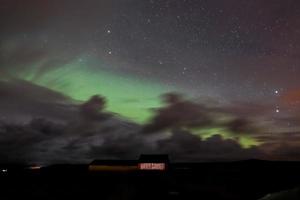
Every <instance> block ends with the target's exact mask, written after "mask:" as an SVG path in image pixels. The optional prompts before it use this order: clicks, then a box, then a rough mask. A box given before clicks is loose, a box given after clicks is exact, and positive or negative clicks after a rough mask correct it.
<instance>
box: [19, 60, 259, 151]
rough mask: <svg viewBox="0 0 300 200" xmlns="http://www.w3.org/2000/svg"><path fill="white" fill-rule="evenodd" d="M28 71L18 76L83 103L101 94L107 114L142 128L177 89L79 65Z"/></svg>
mask: <svg viewBox="0 0 300 200" xmlns="http://www.w3.org/2000/svg"><path fill="white" fill-rule="evenodd" d="M27 69H28V68H27ZM29 69H30V70H24V71H22V72H20V71H18V74H16V73H15V75H16V76H18V78H21V79H24V80H27V81H30V82H33V83H35V84H37V85H40V86H43V87H46V88H49V89H52V90H54V91H58V92H61V93H63V94H64V95H66V96H69V97H71V98H72V99H74V100H77V101H80V102H83V101H86V100H88V99H89V98H90V97H91V96H93V95H96V94H99V95H101V96H104V97H105V98H106V99H107V111H109V112H113V113H116V114H118V115H120V116H121V117H124V118H126V119H129V120H132V121H134V122H136V123H139V124H145V123H147V122H148V121H149V120H150V119H151V117H152V116H153V114H154V112H153V111H152V109H154V108H159V107H162V106H163V103H162V102H161V101H160V98H159V97H160V96H161V95H162V94H164V93H166V92H171V91H174V88H170V87H166V86H165V85H163V84H162V83H159V82H155V81H153V80H150V79H139V78H137V77H134V76H130V75H127V74H121V73H117V72H110V71H108V70H103V69H102V70H101V69H99V68H92V67H90V66H88V65H87V64H85V63H81V62H78V61H75V62H72V63H69V64H66V65H63V66H60V67H57V68H55V69H51V70H49V71H47V72H46V73H43V74H42V75H39V76H37V74H38V70H39V65H36V66H31V68H29ZM188 131H190V132H192V133H193V134H195V135H198V136H199V137H201V138H202V139H204V140H205V139H207V138H209V137H211V136H213V135H222V137H223V138H224V139H235V140H237V141H239V143H240V144H241V145H242V147H243V148H249V147H251V146H253V145H259V144H260V143H259V142H258V141H257V140H256V139H255V138H252V137H250V136H247V135H246V134H241V135H239V136H236V134H234V133H232V132H230V131H229V130H227V129H226V128H224V127H206V128H198V129H197V128H196V129H188Z"/></svg>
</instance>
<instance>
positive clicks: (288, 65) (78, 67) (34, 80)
mask: <svg viewBox="0 0 300 200" xmlns="http://www.w3.org/2000/svg"><path fill="white" fill-rule="evenodd" d="M0 13H1V18H0V23H1V24H2V31H1V33H0V73H1V75H0V81H1V82H0V95H1V98H2V100H0V108H2V110H1V109H0V119H1V121H3V124H4V125H3V126H6V125H5V124H14V125H15V126H17V127H18V128H19V129H20V130H23V131H25V132H26V131H28V129H29V130H31V129H34V131H33V132H39V131H40V129H38V130H36V129H35V128H36V126H34V127H33V128H32V127H31V124H32V123H33V122H35V123H33V124H35V125H36V121H35V120H36V119H37V118H42V119H43V120H45V121H47V120H49V124H48V123H47V122H44V121H42V122H41V121H39V120H38V123H41V124H40V125H38V126H37V127H40V126H47V127H48V126H50V127H52V126H53V127H52V128H49V127H48V128H49V129H50V130H49V131H50V132H51V131H54V130H58V129H59V128H55V127H56V126H57V127H58V126H59V125H57V124H56V123H59V124H61V123H62V124H64V126H65V127H64V128H63V129H62V130H60V129H59V130H60V132H61V134H60V135H59V134H58V135H59V137H58V136H57V137H53V138H52V137H51V138H48V136H47V137H46V138H45V137H42V136H36V137H38V138H40V137H41V139H40V141H43V144H44V143H45V144H47V145H50V144H51V145H50V146H53V149H55V148H54V147H57V148H58V149H59V150H57V149H55V150H53V151H52V150H51V149H52V147H51V148H50V147H49V149H47V150H44V151H46V152H48V151H49V152H51V153H49V155H48V157H51V158H52V157H55V156H54V154H55V153H53V152H56V151H60V150H61V149H65V148H66V146H68V145H70V143H72V144H73V143H74V145H75V146H76V145H77V146H76V148H75V147H74V149H73V148H71V149H72V151H68V152H67V153H66V155H70V160H72V159H71V157H72V156H71V155H73V154H74V155H75V153H74V152H76V153H77V154H84V155H87V154H88V155H93V156H95V154H96V155H99V156H100V157H101V156H103V157H110V156H112V157H114V156H115V157H130V156H133V155H135V154H134V152H135V153H136V154H138V153H143V151H145V152H158V153H161V152H167V153H170V154H171V155H172V154H173V155H174V157H176V155H177V158H180V159H184V158H188V159H199V160H201V159H202V160H214V159H215V160H218V159H220V157H221V158H222V159H227V158H228V159H242V158H253V157H255V158H256V157H258V158H264V159H291V160H295V159H296V160H297V159H300V156H298V155H295V154H293V152H296V151H298V149H299V150H300V143H299V142H298V141H299V139H300V115H299V111H300V104H299V101H300V98H299V96H300V95H299V94H300V81H299V80H300V79H299V78H298V76H299V74H300V66H299V65H300V60H299V58H300V55H299V52H300V39H299V33H300V20H299V19H300V4H299V2H297V1H295V0H287V1H284V2H283V1H281V0H275V1H272V2H263V1H259V0H254V1H251V2H250V1H246V0H242V1H240V0H229V1H226V3H225V2H221V1H217V0H213V1H198V0H185V1H181V0H174V1H171V0H145V1H139V0H124V1H122V2H121V1H118V0H98V1H96V0H87V1H84V2H83V1H77V0H75V1H72V2H71V1H67V0H66V1H65V0H62V1H56V0H54V1H53V0H52V1H49V0H43V1H38V0H28V1H26V3H25V1H17V0H10V1H9V0H7V1H4V2H3V3H1V6H0ZM23 93H24V94H23ZM25 94H26V95H25ZM95 95H96V96H95ZM97 95H98V96H97ZM22 96H24V98H23V97H22ZM93 96H94V99H93V98H91V97H93ZM164 98H166V99H164ZM104 102H105V103H104ZM102 103H103V105H102ZM82 105H87V107H88V111H87V113H85V114H84V116H81V114H82V113H81V114H80V109H82V108H81V106H82ZM97 106H99V108H100V107H101V109H99V110H98V109H97ZM102 107H103V109H102ZM90 108H91V109H95V110H96V111H95V112H97V113H98V112H99V113H98V114H96V115H94V114H93V115H91V113H89V112H94V111H91V110H90ZM84 112H86V111H84ZM90 115H91V116H93V117H92V118H90V117H88V118H86V116H90ZM95 116H96V117H95ZM102 116H106V117H102ZM107 116H110V117H107ZM103 119H106V120H103ZM44 123H46V125H45V124H44ZM52 123H53V124H52ZM72 123H75V124H76V125H78V127H77V129H78V130H80V131H81V132H82V134H80V133H79V132H78V130H76V129H74V128H73V125H70V124H72ZM19 126H22V127H19ZM74 126H75V125H74ZM75 127H76V126H75ZM83 127H84V128H83ZM1 130H2V131H3V133H2V132H1ZM5 130H6V129H5V128H3V129H1V128H0V132H1V133H2V135H5V134H6V132H5ZM31 131H32V130H31ZM54 132H55V131H54ZM104 132H105V133H104ZM122 132H124V133H122ZM84 133H86V136H84V135H85V134H84ZM108 133H109V134H108ZM16 134H17V135H18V134H19V132H17V133H16ZM106 134H108V135H110V136H106ZM53 135H55V134H53ZM56 135H57V133H56ZM16 137H17V136H16ZM28 137H29V136H28ZM77 137H78V138H79V139H78V138H77ZM1 138H2V139H1ZM30 138H32V137H31V136H30ZM76 138H77V139H76ZM25 139H26V138H25ZM25 139H24V140H25ZM27 139H28V138H27ZM7 140H8V139H7V138H6V136H5V137H4V136H3V137H0V143H1V144H3V145H4V146H5V144H6V143H7ZM13 140H14V137H13V138H11V139H9V141H13ZM28 140H30V139H28ZM131 140H132V141H131ZM185 142H187V143H185ZM188 143H191V145H192V146H193V144H194V148H193V149H191V150H190V151H185V150H184V149H185V148H187V149H188V148H190V147H188V146H189V145H188ZM161 144H165V146H160V145H161ZM216 144H217V145H216ZM28 145H29V144H28ZM30 145H32V144H31V143H30ZM40 145H41V144H40V143H38V144H35V143H34V145H32V146H34V148H37V149H38V150H36V149H34V150H35V151H38V152H40V149H39V148H40ZM47 145H46V146H47ZM64 145H65V146H64ZM210 145H212V146H213V147H211V146H210ZM218 145H219V147H220V149H218ZM25 146H26V144H25ZM7 148H8V149H9V147H7ZM95 148H96V149H97V151H95V152H98V154H97V153H95V152H94V151H93V152H90V151H92V150H91V149H93V150H94V149H95ZM181 148H182V149H181ZM222 148H225V150H224V157H222V156H220V157H219V156H217V157H218V159H217V158H215V154H214V152H223V150H222ZM77 149H81V150H78V151H77ZM212 149H213V150H212ZM214 149H216V150H214ZM228 149H230V151H231V150H232V151H235V152H238V153H237V154H233V153H232V152H228V153H227V152H226V150H228ZM4 150H7V149H4ZM50 150H51V151H50ZM32 151H33V150H32V149H30V150H28V160H35V159H36V160H39V158H40V156H39V154H37V155H35V154H34V153H31V152H32ZM86 151H88V153H86ZM206 151H207V155H205V152H206ZM82 152H85V153H82ZM116 152H118V153H119V154H120V155H119V154H118V153H116ZM120 152H128V153H127V154H126V153H124V155H123V154H122V153H120ZM187 152H188V153H187ZM33 155H34V156H33ZM55 155H56V154H55ZM233 155H234V156H233ZM0 156H1V155H0ZM43 157H47V155H45V156H43ZM83 157H84V159H89V158H90V157H87V156H83ZM204 158H205V159H204ZM26 159H27V157H25V160H26ZM46 160H47V159H46ZM49 160H51V159H49ZM66 160H69V157H68V158H67V159H66Z"/></svg>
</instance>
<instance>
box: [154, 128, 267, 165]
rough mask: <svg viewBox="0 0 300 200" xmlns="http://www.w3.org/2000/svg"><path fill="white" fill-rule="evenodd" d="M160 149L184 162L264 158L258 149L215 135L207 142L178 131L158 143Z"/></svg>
mask: <svg viewBox="0 0 300 200" xmlns="http://www.w3.org/2000/svg"><path fill="white" fill-rule="evenodd" d="M158 149H159V150H160V151H161V152H164V153H168V154H169V155H170V156H171V157H173V158H175V159H177V160H183V161H225V160H227V161H228V160H243V159H252V158H258V157H261V156H262V154H263V153H262V152H261V151H259V150H258V149H257V148H256V147H251V148H249V149H244V148H242V147H241V146H240V144H238V143H237V141H235V140H232V139H223V138H222V136H220V135H214V136H212V137H210V138H208V139H207V140H203V139H201V137H199V136H195V135H193V134H191V133H189V132H186V131H181V130H177V131H174V132H173V134H172V136H171V137H170V138H168V139H165V140H161V141H159V142H158Z"/></svg>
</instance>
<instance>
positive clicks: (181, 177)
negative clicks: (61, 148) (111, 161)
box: [0, 160, 300, 200]
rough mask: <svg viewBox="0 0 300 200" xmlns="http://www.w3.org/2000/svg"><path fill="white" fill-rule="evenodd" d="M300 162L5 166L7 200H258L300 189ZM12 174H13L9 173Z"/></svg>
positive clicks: (4, 195)
mask: <svg viewBox="0 0 300 200" xmlns="http://www.w3.org/2000/svg"><path fill="white" fill-rule="evenodd" d="M299 169H300V162H271V161H259V160H249V161H240V162H228V163H173V164H172V163H171V164H170V167H169V170H168V171H165V172H159V171H156V172H155V171H131V172H89V171H88V165H53V166H49V167H45V168H41V169H29V168H26V167H25V166H21V165H1V171H0V173H1V176H0V182H1V199H20V198H21V199H25V198H26V199H49V200H50V199H74V198H76V199H89V198H94V197H96V198H97V199H111V200H114V199H118V200H120V199H139V200H140V199H143V200H145V199H146V200H147V199H152V200H153V199H195V196H196V197H198V198H197V199H220V200H223V199H224V200H227V199H228V200H229V199H232V200H238V199H240V200H252V199H259V198H262V197H263V196H265V195H266V194H268V193H273V192H279V191H282V190H286V189H292V188H296V187H297V186H300V170H299ZM6 170H7V171H6Z"/></svg>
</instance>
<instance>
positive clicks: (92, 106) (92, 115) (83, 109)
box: [79, 95, 108, 121]
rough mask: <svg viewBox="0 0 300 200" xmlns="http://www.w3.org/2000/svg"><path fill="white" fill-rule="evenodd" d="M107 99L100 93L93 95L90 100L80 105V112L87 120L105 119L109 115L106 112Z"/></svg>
mask: <svg viewBox="0 0 300 200" xmlns="http://www.w3.org/2000/svg"><path fill="white" fill-rule="evenodd" d="M105 103H106V100H105V98H104V97H101V96H99V95H95V96H92V97H91V98H90V99H89V100H88V101H86V102H85V103H83V104H81V105H80V108H79V109H80V113H81V115H82V116H83V117H84V118H85V119H86V120H97V121H100V120H103V119H105V118H107V117H108V114H104V113H103V110H104V108H105Z"/></svg>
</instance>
